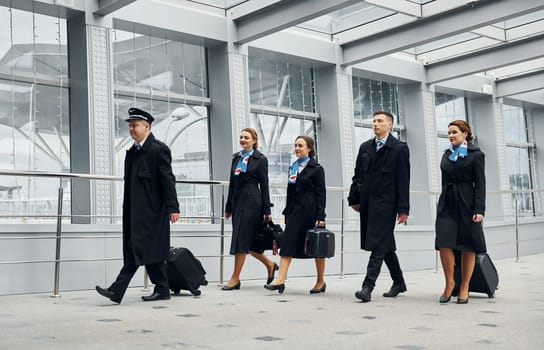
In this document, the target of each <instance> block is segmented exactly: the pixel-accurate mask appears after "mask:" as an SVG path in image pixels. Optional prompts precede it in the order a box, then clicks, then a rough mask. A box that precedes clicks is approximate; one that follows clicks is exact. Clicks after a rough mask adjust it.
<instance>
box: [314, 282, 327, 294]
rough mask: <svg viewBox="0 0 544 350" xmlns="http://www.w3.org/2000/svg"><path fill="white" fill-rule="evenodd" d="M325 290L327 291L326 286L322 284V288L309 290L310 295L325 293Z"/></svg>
mask: <svg viewBox="0 0 544 350" xmlns="http://www.w3.org/2000/svg"><path fill="white" fill-rule="evenodd" d="M325 290H327V284H326V283H323V286H322V287H321V288H312V289H310V294H317V293H325Z"/></svg>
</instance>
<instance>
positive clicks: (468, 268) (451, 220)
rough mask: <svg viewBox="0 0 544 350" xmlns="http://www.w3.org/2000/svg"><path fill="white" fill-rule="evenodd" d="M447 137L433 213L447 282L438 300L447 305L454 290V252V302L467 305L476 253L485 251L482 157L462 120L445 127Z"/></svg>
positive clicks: (465, 123) (437, 246)
mask: <svg viewBox="0 0 544 350" xmlns="http://www.w3.org/2000/svg"><path fill="white" fill-rule="evenodd" d="M448 138H449V141H450V144H451V145H450V148H449V149H447V150H446V151H445V152H444V154H443V156H442V161H441V162H440V170H441V171H442V193H441V194H440V198H439V199H438V207H437V212H436V241H435V247H436V249H437V250H439V251H440V260H441V262H442V269H443V270H444V277H445V279H446V286H445V288H444V292H443V293H442V296H441V297H440V299H439V301H440V303H447V302H449V301H450V298H451V294H452V292H453V289H454V287H455V280H454V272H453V271H454V265H455V256H454V250H455V251H460V252H461V286H460V288H459V295H458V298H457V303H458V304H466V303H468V288H469V283H470V278H471V277H472V272H473V270H474V264H475V261H476V254H475V253H485V252H486V244H485V237H484V231H483V228H482V220H483V219H484V214H485V156H484V154H483V152H482V151H480V149H479V148H478V147H476V146H475V145H474V144H473V143H472V140H473V139H474V137H473V136H472V131H471V129H470V126H469V125H468V124H467V122H465V121H464V120H454V121H452V122H451V123H450V124H449V125H448Z"/></svg>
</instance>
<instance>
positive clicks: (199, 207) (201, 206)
mask: <svg viewBox="0 0 544 350" xmlns="http://www.w3.org/2000/svg"><path fill="white" fill-rule="evenodd" d="M115 106H116V125H117V127H116V136H115V164H116V170H115V172H116V175H120V176H122V175H123V172H124V161H125V153H126V150H127V149H128V148H130V147H131V146H132V144H133V143H134V141H133V140H132V139H131V138H130V135H129V134H128V128H127V125H126V122H125V119H126V117H127V111H128V109H129V108H130V107H138V108H142V109H144V110H146V111H148V112H149V113H151V114H152V115H153V117H154V118H155V121H154V122H153V125H152V128H151V131H152V133H153V135H154V136H155V137H156V138H157V139H159V140H161V141H162V142H164V143H165V144H167V145H168V147H170V150H171V152H172V169H173V171H174V175H176V178H177V179H187V180H209V179H210V166H209V151H208V149H209V147H208V145H209V140H208V111H207V108H206V107H201V106H193V105H186V104H178V103H168V102H166V101H156V100H155V101H154V100H147V99H139V98H137V99H133V98H130V97H126V96H118V95H117V96H116V98H115ZM177 190H178V199H179V200H180V205H181V208H180V209H181V215H182V216H184V217H187V216H193V217H194V216H210V215H211V206H210V198H211V197H210V188H209V186H204V185H190V184H178V185H177ZM122 191H123V189H122V188H121V186H118V188H117V191H116V192H117V193H116V194H117V201H118V205H119V206H120V205H121V202H122Z"/></svg>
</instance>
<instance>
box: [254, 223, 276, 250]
mask: <svg viewBox="0 0 544 350" xmlns="http://www.w3.org/2000/svg"><path fill="white" fill-rule="evenodd" d="M282 238H283V229H282V228H281V226H280V225H278V224H275V223H274V222H273V221H272V220H271V221H268V222H264V221H263V222H262V223H261V230H260V231H259V232H257V235H256V236H255V244H254V245H255V247H256V248H257V249H260V250H271V249H272V250H274V252H276V250H277V249H278V248H279V247H280V244H281V239H282Z"/></svg>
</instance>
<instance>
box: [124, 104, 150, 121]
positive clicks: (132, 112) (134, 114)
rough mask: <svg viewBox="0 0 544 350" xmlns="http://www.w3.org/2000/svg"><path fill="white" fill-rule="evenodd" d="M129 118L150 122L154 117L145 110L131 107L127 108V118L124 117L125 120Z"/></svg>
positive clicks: (129, 119)
mask: <svg viewBox="0 0 544 350" xmlns="http://www.w3.org/2000/svg"><path fill="white" fill-rule="evenodd" d="M131 120H143V121H146V122H148V123H149V124H151V123H153V121H154V120H155V118H153V116H152V115H151V114H149V113H147V112H146V111H144V110H141V109H140V108H135V107H133V108H129V110H128V118H127V119H126V121H127V122H128V121H131Z"/></svg>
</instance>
